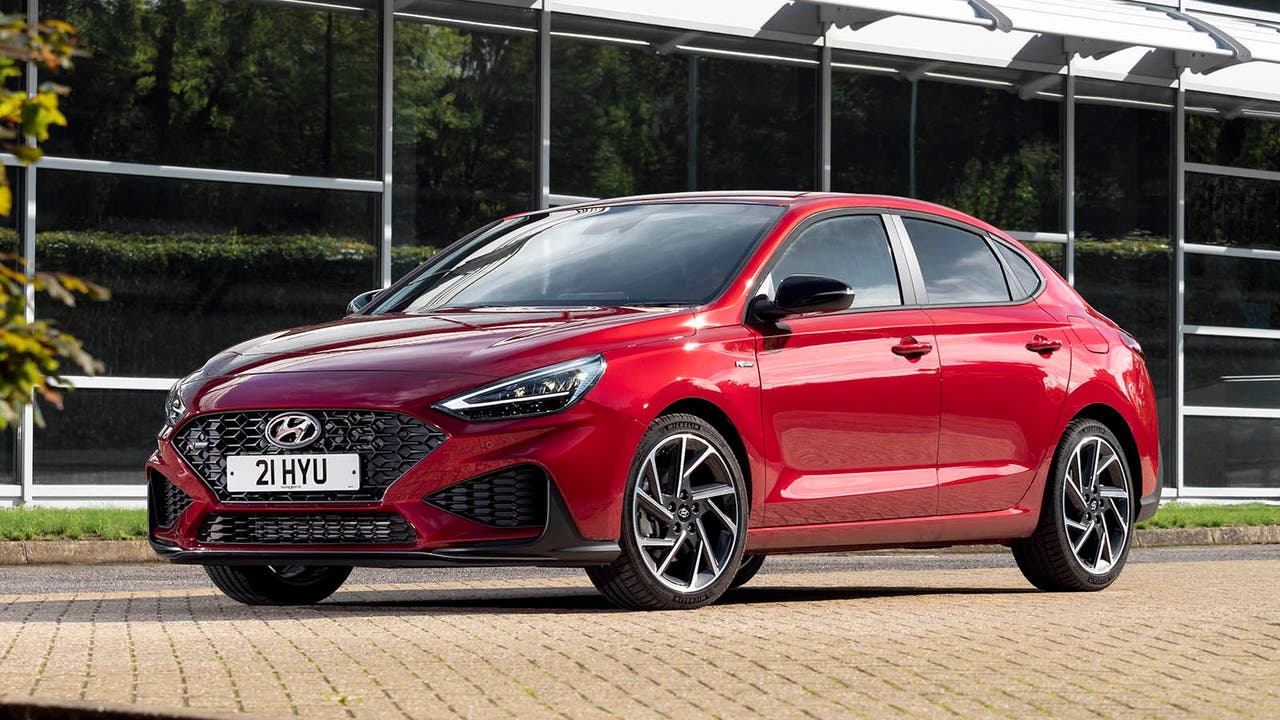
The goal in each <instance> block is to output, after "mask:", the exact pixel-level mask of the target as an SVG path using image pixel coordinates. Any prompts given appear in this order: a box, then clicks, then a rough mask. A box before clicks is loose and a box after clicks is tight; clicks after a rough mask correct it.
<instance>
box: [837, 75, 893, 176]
mask: <svg viewBox="0 0 1280 720" xmlns="http://www.w3.org/2000/svg"><path fill="white" fill-rule="evenodd" d="M859 59H860V58H859ZM864 62H867V63H873V62H877V61H873V60H865V61H864ZM871 66H872V67H876V65H871ZM910 113H911V85H910V84H909V83H906V82H903V81H902V80H901V79H900V78H898V77H896V76H894V75H888V74H883V73H882V74H874V75H873V74H861V73H856V72H851V71H848V70H840V69H836V68H833V69H832V72H831V189H832V190H835V191H837V192H857V193H875V194H881V195H904V196H905V195H910V194H911V185H910V180H909V176H910V168H909V158H910V147H911V140H910V134H911V123H910V122H909V121H908V117H909V115H910Z"/></svg>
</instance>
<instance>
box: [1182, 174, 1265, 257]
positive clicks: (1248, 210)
mask: <svg viewBox="0 0 1280 720" xmlns="http://www.w3.org/2000/svg"><path fill="white" fill-rule="evenodd" d="M1187 242H1190V243H1199V244H1202V245H1228V246H1232V247H1252V248H1263V249H1268V250H1276V249H1280V182H1272V181H1268V180H1252V179H1249V178H1238V177H1225V176H1222V175H1201V174H1198V173H1188V174H1187Z"/></svg>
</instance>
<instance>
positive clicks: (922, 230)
mask: <svg viewBox="0 0 1280 720" xmlns="http://www.w3.org/2000/svg"><path fill="white" fill-rule="evenodd" d="M902 222H903V224H904V225H906V226H907V233H908V234H909V235H910V236H911V246H912V247H913V248H915V251H916V257H917V258H919V260H920V272H921V273H922V274H923V275H924V286H925V290H926V291H928V293H929V304H930V305H946V304H950V303H984V302H1000V301H1002V300H1008V299H1009V286H1008V284H1007V283H1006V282H1005V279H1004V270H1003V269H1002V268H1001V267H1000V261H999V260H996V256H995V255H994V254H992V252H991V248H990V247H988V246H987V241H986V240H984V239H982V238H981V237H979V236H977V235H974V234H973V233H971V232H965V231H964V230H960V229H958V228H954V227H951V226H950V225H943V224H942V223H935V222H929V221H927V220H917V219H915V218H903V219H902Z"/></svg>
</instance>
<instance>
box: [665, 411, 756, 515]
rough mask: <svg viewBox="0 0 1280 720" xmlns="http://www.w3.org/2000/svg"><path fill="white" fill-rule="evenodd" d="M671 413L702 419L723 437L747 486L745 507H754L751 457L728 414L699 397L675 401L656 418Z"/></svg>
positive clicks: (740, 434) (753, 479) (753, 480)
mask: <svg viewBox="0 0 1280 720" xmlns="http://www.w3.org/2000/svg"><path fill="white" fill-rule="evenodd" d="M672 413H686V414H688V415H694V416H696V417H699V418H702V419H703V420H706V421H707V422H708V423H710V424H711V426H712V427H714V428H715V429H716V431H717V432H719V433H720V434H721V435H723V436H724V439H725V442H727V443H729V448H730V449H731V450H733V457H734V459H735V460H737V461H738V467H739V468H741V469H742V474H743V480H744V481H745V484H746V486H747V506H748V507H754V506H755V489H754V485H755V478H754V477H753V473H752V471H751V457H750V456H749V455H748V454H747V446H746V443H745V442H744V441H743V439H742V433H740V432H739V431H738V428H737V426H736V425H734V423H733V420H732V419H731V418H730V417H729V414H728V413H727V412H725V411H724V409H723V408H721V407H720V406H719V405H717V404H715V403H713V402H711V401H710V400H707V399H705V398H700V397H686V398H682V399H680V400H676V401H675V402H673V403H670V404H669V405H667V406H666V407H664V408H662V411H661V412H659V413H658V417H662V416H663V415H670V414H672Z"/></svg>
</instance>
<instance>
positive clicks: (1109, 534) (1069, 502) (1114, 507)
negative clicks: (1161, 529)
mask: <svg viewBox="0 0 1280 720" xmlns="http://www.w3.org/2000/svg"><path fill="white" fill-rule="evenodd" d="M1124 465H1125V463H1124V461H1123V460H1122V459H1121V457H1120V453H1118V452H1116V449H1115V448H1114V447H1112V445H1111V443H1110V442H1108V441H1107V440H1105V439H1104V438H1101V437H1098V436H1096V435H1093V436H1089V437H1086V438H1084V439H1083V440H1081V441H1080V442H1079V444H1077V445H1076V447H1075V449H1074V450H1073V451H1072V453H1071V457H1070V459H1069V460H1068V462H1067V473H1066V479H1065V482H1063V484H1062V522H1063V525H1064V527H1065V528H1066V532H1067V541H1068V544H1069V545H1070V546H1071V552H1072V554H1073V555H1075V558H1076V560H1077V561H1078V562H1079V563H1080V566H1081V567H1083V568H1084V569H1085V571H1087V572H1089V573H1091V574H1093V575H1104V574H1106V573H1107V572H1109V571H1110V570H1111V569H1112V568H1113V567H1114V566H1115V564H1116V562H1117V560H1119V559H1120V558H1121V557H1122V556H1123V552H1124V549H1125V544H1126V543H1128V542H1129V524H1130V521H1131V519H1132V517H1133V515H1132V507H1131V502H1132V501H1131V497H1132V496H1131V495H1130V492H1129V472H1128V469H1127V468H1126V467H1125V466H1124Z"/></svg>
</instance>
